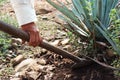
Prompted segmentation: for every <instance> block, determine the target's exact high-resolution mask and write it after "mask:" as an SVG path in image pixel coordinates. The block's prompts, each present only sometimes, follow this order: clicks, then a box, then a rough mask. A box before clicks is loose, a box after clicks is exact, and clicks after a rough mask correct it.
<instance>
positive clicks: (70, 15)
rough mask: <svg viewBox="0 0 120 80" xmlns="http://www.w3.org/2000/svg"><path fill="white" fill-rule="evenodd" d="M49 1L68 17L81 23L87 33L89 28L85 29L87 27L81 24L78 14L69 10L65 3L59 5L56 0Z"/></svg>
mask: <svg viewBox="0 0 120 80" xmlns="http://www.w3.org/2000/svg"><path fill="white" fill-rule="evenodd" d="M46 1H47V2H48V3H50V4H51V5H52V6H54V7H55V8H56V9H58V10H59V11H60V12H62V13H63V14H64V15H65V16H67V17H68V18H70V19H71V20H72V21H73V22H74V23H75V24H76V25H79V26H80V27H81V29H82V30H84V31H85V32H86V33H88V32H87V30H86V29H85V27H83V26H81V25H82V24H81V23H80V21H79V19H78V18H77V17H76V15H75V14H74V13H73V12H72V11H71V10H69V9H68V8H67V7H66V6H65V5H62V3H61V5H62V6H59V5H57V4H55V3H54V2H52V1H51V0H46Z"/></svg>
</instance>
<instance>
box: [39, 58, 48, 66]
mask: <svg viewBox="0 0 120 80" xmlns="http://www.w3.org/2000/svg"><path fill="white" fill-rule="evenodd" d="M37 62H38V63H39V64H41V65H45V64H46V63H47V61H46V60H45V59H37Z"/></svg>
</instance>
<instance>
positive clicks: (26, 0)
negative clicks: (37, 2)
mask: <svg viewBox="0 0 120 80" xmlns="http://www.w3.org/2000/svg"><path fill="white" fill-rule="evenodd" d="M10 1H11V4H12V7H13V9H14V11H15V14H16V17H17V20H18V23H19V26H21V25H25V24H28V23H31V22H35V21H36V20H37V18H36V13H35V9H34V0H10Z"/></svg>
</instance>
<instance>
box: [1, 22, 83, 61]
mask: <svg viewBox="0 0 120 80" xmlns="http://www.w3.org/2000/svg"><path fill="white" fill-rule="evenodd" d="M0 30H1V31H3V32H5V33H8V34H10V35H12V36H14V37H15V38H21V39H23V40H26V41H29V34H27V33H26V32H25V31H23V30H21V29H18V28H16V27H14V26H12V25H9V24H6V23H4V22H2V21H0ZM39 46H40V47H42V48H45V49H47V50H49V51H52V52H54V53H56V54H59V55H62V56H63V57H64V58H68V59H71V60H73V61H75V62H81V61H83V59H81V58H79V57H77V56H74V55H72V54H71V53H69V52H67V51H65V50H62V49H60V48H57V47H55V46H52V45H51V44H49V43H48V42H47V41H44V40H43V41H42V43H41V44H40V45H39Z"/></svg>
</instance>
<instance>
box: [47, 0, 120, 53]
mask: <svg viewBox="0 0 120 80" xmlns="http://www.w3.org/2000/svg"><path fill="white" fill-rule="evenodd" d="M47 2H48V3H50V4H51V5H52V6H54V7H55V8H56V9H58V10H59V11H60V12H62V13H63V14H64V15H65V16H61V15H60V17H61V18H62V19H63V20H64V21H65V22H66V23H67V24H68V25H67V26H66V28H67V29H69V30H70V31H71V32H73V33H74V34H75V35H77V36H78V37H80V38H81V41H83V42H87V44H90V43H91V44H92V46H93V47H92V48H93V49H94V50H96V49H97V48H96V46H97V44H96V42H97V41H99V42H104V43H106V44H107V45H109V47H110V48H111V47H112V48H113V49H114V51H116V52H117V53H118V54H120V49H119V47H118V45H117V43H118V42H119V41H118V40H116V39H115V38H113V36H114V37H118V36H117V34H118V31H117V30H118V27H119V26H118V27H117V26H116V24H111V22H112V21H115V22H113V23H116V22H119V20H118V19H119V17H118V16H115V17H116V18H115V19H116V20H112V19H111V18H110V13H111V10H113V9H115V8H116V5H117V4H118V0H72V4H71V8H68V7H67V6H65V5H64V4H63V3H61V2H59V1H58V3H57V4H56V3H55V2H54V1H52V0H47ZM112 13H113V12H112ZM112 25H114V26H115V27H114V28H117V29H115V30H114V29H109V28H111V26H112ZM111 30H112V31H111ZM116 31H117V34H116V33H115V32H116ZM113 33H114V34H113ZM115 35H116V36H115Z"/></svg>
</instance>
